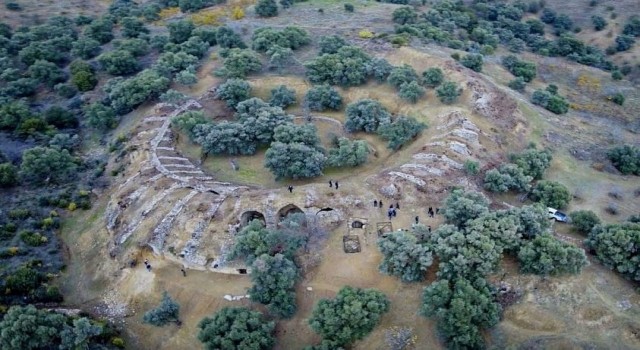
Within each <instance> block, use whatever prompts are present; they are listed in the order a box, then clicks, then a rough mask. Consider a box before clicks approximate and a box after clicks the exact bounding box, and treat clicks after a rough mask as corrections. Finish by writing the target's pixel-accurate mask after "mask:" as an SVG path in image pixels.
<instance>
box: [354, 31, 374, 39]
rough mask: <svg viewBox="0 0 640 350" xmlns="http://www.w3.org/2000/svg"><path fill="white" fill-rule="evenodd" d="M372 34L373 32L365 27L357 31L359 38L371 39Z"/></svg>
mask: <svg viewBox="0 0 640 350" xmlns="http://www.w3.org/2000/svg"><path fill="white" fill-rule="evenodd" d="M373 36H374V34H373V32H372V31H370V30H367V29H363V30H361V31H359V32H358V37H360V38H361V39H371V38H373Z"/></svg>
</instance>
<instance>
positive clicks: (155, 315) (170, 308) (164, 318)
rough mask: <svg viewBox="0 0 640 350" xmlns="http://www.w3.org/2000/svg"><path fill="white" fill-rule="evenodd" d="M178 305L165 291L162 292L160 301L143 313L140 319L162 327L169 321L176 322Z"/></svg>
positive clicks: (178, 310)
mask: <svg viewBox="0 0 640 350" xmlns="http://www.w3.org/2000/svg"><path fill="white" fill-rule="evenodd" d="M179 313H180V305H178V303H176V302H175V300H173V299H172V298H171V296H169V293H167V292H166V291H165V292H164V293H162V301H161V302H160V304H159V305H158V306H157V307H156V308H155V309H152V310H149V311H147V312H145V313H144V316H143V317H142V320H143V321H144V322H145V323H148V324H150V325H153V326H156V327H162V326H164V325H166V324H167V323H169V322H178V321H179V319H178V316H179Z"/></svg>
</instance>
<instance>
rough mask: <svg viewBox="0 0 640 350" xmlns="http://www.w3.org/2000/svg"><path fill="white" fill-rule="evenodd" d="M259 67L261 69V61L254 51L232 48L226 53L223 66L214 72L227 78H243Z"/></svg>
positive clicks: (258, 69)
mask: <svg viewBox="0 0 640 350" xmlns="http://www.w3.org/2000/svg"><path fill="white" fill-rule="evenodd" d="M260 69H262V63H261V62H260V57H258V55H257V54H256V53H255V52H254V51H252V50H249V49H238V48H233V49H229V51H228V52H227V53H226V57H225V58H224V63H223V66H222V68H221V69H220V70H218V71H217V72H216V74H219V75H221V76H225V77H227V78H244V77H246V76H247V75H248V74H250V73H253V72H258V71H260Z"/></svg>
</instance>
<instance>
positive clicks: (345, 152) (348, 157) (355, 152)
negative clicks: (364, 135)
mask: <svg viewBox="0 0 640 350" xmlns="http://www.w3.org/2000/svg"><path fill="white" fill-rule="evenodd" d="M368 156H369V145H368V144H367V141H364V140H353V141H352V140H349V139H348V138H346V137H341V138H339V139H338V145H337V147H336V148H331V149H330V150H329V156H328V157H327V165H328V166H331V167H337V168H340V167H355V166H358V165H361V164H364V163H366V162H367V158H368Z"/></svg>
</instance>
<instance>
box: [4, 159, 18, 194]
mask: <svg viewBox="0 0 640 350" xmlns="http://www.w3.org/2000/svg"><path fill="white" fill-rule="evenodd" d="M17 184H18V169H17V168H16V167H15V166H13V164H11V163H0V187H3V188H8V187H13V186H15V185H17Z"/></svg>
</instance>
